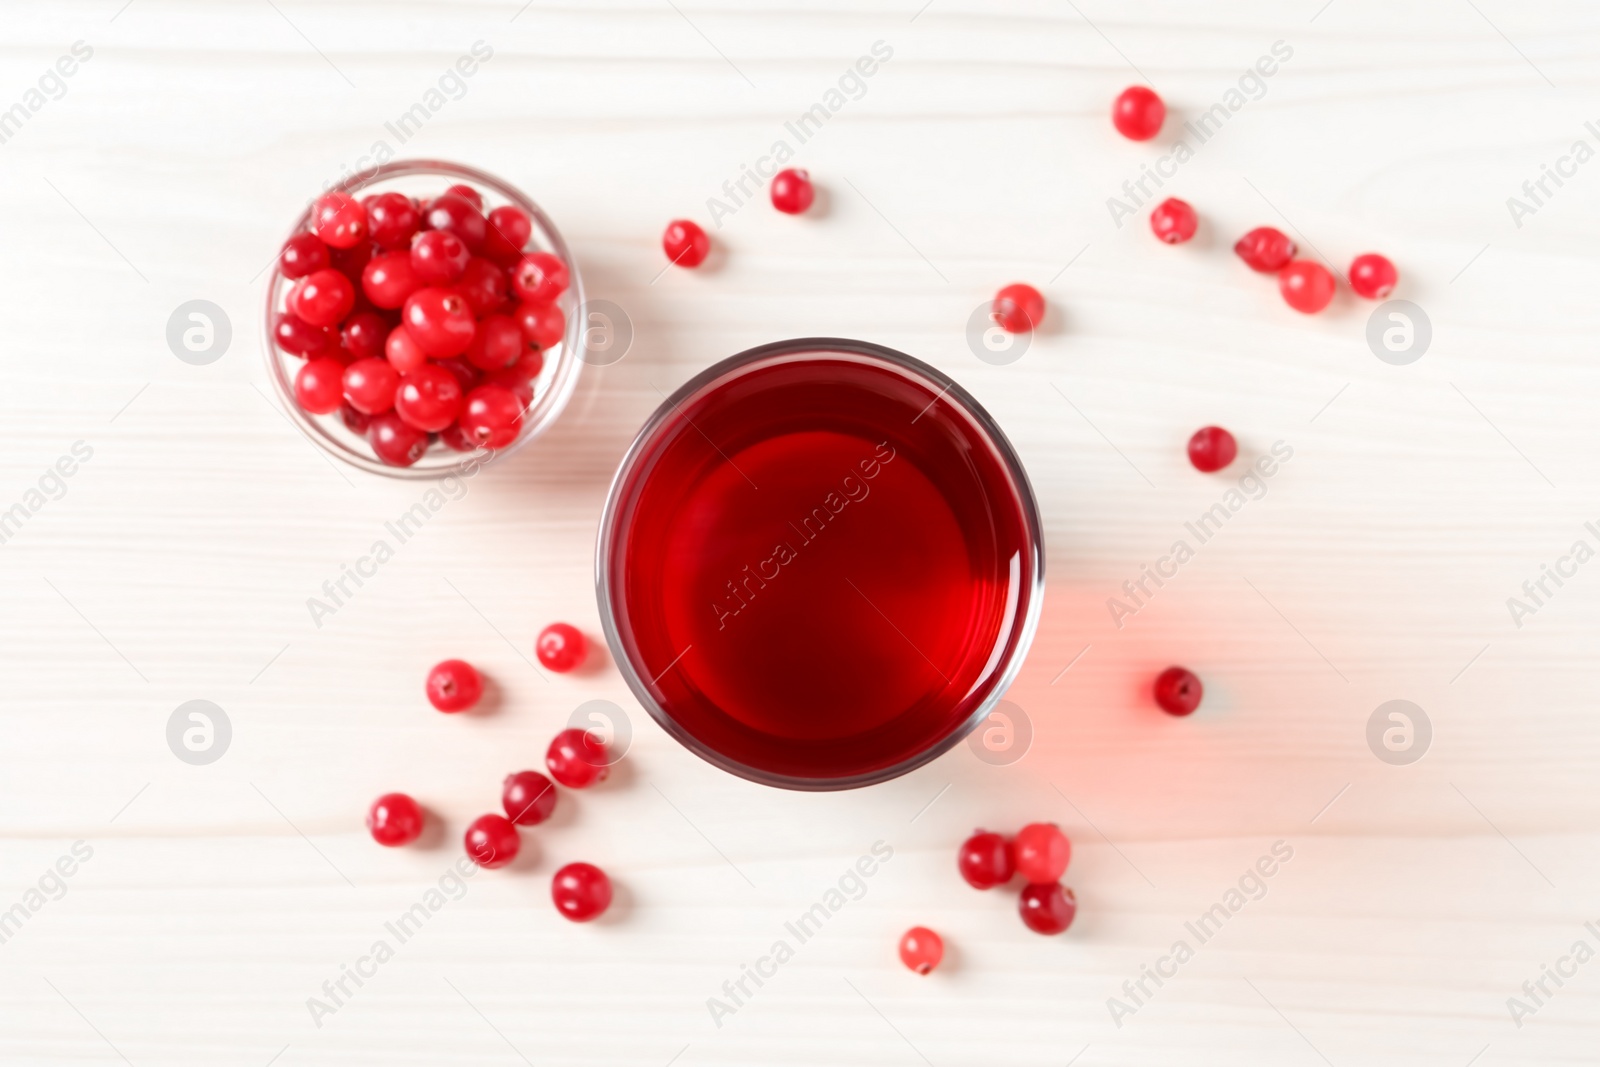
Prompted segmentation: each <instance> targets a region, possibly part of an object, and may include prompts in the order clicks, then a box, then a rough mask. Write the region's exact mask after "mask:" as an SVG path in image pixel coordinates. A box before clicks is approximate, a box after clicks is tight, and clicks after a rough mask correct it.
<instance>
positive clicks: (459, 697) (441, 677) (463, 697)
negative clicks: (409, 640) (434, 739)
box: [426, 659, 483, 713]
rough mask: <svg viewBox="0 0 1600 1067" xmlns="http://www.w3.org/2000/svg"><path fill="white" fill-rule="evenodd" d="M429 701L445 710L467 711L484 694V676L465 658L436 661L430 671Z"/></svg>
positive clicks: (428, 684)
mask: <svg viewBox="0 0 1600 1067" xmlns="http://www.w3.org/2000/svg"><path fill="white" fill-rule="evenodd" d="M426 688H427V693H428V703H430V704H432V705H433V706H434V707H436V708H438V709H439V710H440V711H444V712H452V713H453V712H457V711H466V710H467V709H468V708H470V707H472V706H473V705H474V704H476V703H477V702H478V700H479V699H480V698H481V697H482V696H483V676H482V675H480V674H479V673H478V669H477V668H476V667H474V666H473V665H472V664H470V663H468V662H467V661H466V660H463V659H447V660H445V661H444V662H442V663H436V664H434V666H433V669H432V670H431V671H429V672H428V682H427V687H426Z"/></svg>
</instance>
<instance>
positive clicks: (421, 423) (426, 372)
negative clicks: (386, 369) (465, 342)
mask: <svg viewBox="0 0 1600 1067" xmlns="http://www.w3.org/2000/svg"><path fill="white" fill-rule="evenodd" d="M461 401H462V393H461V383H460V382H458V381H457V380H456V376H455V375H454V374H451V373H450V372H449V371H447V370H445V369H444V368H443V367H441V366H439V365H438V364H436V363H427V364H424V365H422V366H420V367H418V368H417V369H416V370H414V371H412V372H411V373H410V374H407V375H405V376H404V377H402V378H401V379H400V387H399V388H398V389H396V390H395V393H394V412H395V414H396V415H399V416H400V417H401V418H402V419H404V420H406V422H408V423H410V424H411V425H412V426H415V427H416V428H417V429H419V430H425V431H426V432H428V433H438V432H439V431H440V430H442V429H444V428H445V427H446V426H449V425H450V424H451V423H452V422H455V421H456V415H457V413H459V412H460V411H461Z"/></svg>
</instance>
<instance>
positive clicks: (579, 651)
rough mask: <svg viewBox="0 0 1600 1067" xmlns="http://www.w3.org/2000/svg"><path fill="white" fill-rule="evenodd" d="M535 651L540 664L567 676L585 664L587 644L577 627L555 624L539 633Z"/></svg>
mask: <svg viewBox="0 0 1600 1067" xmlns="http://www.w3.org/2000/svg"><path fill="white" fill-rule="evenodd" d="M533 650H534V652H536V653H538V656H539V662H540V663H543V664H544V665H545V666H546V667H548V668H550V669H551V670H553V671H555V672H556V673H557V674H565V673H567V672H568V671H570V670H572V668H574V667H576V666H577V665H578V664H580V663H582V662H583V654H584V652H586V651H587V642H585V641H584V639H583V634H582V633H581V632H579V630H578V628H577V627H576V626H571V625H569V624H567V623H564V622H553V623H551V624H550V625H549V626H546V627H545V628H544V629H543V630H540V631H539V637H538V639H537V640H536V641H534V643H533Z"/></svg>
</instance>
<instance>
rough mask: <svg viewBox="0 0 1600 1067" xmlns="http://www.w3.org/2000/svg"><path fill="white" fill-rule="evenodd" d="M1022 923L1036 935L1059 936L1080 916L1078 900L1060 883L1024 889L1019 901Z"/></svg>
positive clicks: (1030, 886)
mask: <svg viewBox="0 0 1600 1067" xmlns="http://www.w3.org/2000/svg"><path fill="white" fill-rule="evenodd" d="M1017 910H1018V911H1019V912H1021V913H1022V921H1023V923H1024V924H1025V925H1026V926H1027V927H1028V929H1030V930H1032V931H1033V932H1034V933H1036V934H1059V933H1061V932H1062V931H1063V930H1065V929H1066V928H1067V927H1069V926H1071V925H1072V919H1073V916H1075V915H1077V914H1078V898H1077V897H1075V896H1073V895H1072V890H1070V889H1064V888H1062V886H1061V883H1059V882H1050V883H1048V884H1046V885H1028V886H1023V887H1022V897H1021V898H1020V899H1019V900H1018V901H1017Z"/></svg>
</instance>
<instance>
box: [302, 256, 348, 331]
mask: <svg viewBox="0 0 1600 1067" xmlns="http://www.w3.org/2000/svg"><path fill="white" fill-rule="evenodd" d="M288 303H289V310H290V311H292V312H294V313H295V314H296V315H298V316H300V318H302V319H304V320H305V321H306V322H308V323H310V324H311V325H313V326H335V325H338V323H339V322H340V321H341V320H342V319H343V318H344V317H345V316H346V315H348V314H350V309H351V308H353V307H355V303H356V291H355V287H354V286H353V285H351V284H350V279H349V278H346V277H345V276H344V275H343V274H340V273H339V272H338V271H336V270H332V269H324V270H318V271H312V272H311V273H310V274H308V275H306V276H305V277H304V278H301V279H300V280H299V281H297V282H295V283H294V288H293V289H291V290H289V301H288Z"/></svg>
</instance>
